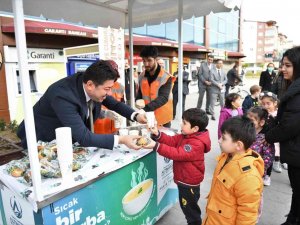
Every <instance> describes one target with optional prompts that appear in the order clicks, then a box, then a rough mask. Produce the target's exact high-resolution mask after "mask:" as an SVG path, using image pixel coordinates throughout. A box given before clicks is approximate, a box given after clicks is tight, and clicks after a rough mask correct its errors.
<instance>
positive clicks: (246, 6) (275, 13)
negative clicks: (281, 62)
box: [242, 0, 300, 45]
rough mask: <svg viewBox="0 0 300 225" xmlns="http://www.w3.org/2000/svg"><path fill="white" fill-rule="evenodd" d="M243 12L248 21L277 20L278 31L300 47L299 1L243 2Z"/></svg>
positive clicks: (257, 0) (244, 0)
mask: <svg viewBox="0 0 300 225" xmlns="http://www.w3.org/2000/svg"><path fill="white" fill-rule="evenodd" d="M242 10H243V11H242V12H243V17H244V19H246V20H254V21H268V20H275V21H276V22H277V25H278V26H279V27H278V31H279V32H280V33H283V34H285V35H286V36H287V37H288V40H292V41H294V44H296V45H300V27H299V22H300V1H299V0H243V3H242Z"/></svg>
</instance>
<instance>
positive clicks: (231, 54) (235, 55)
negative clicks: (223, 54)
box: [227, 52, 246, 59]
mask: <svg viewBox="0 0 300 225" xmlns="http://www.w3.org/2000/svg"><path fill="white" fill-rule="evenodd" d="M227 57H229V58H237V59H239V58H244V57H246V56H245V55H244V54H243V53H241V52H227Z"/></svg>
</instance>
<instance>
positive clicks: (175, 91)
mask: <svg viewBox="0 0 300 225" xmlns="http://www.w3.org/2000/svg"><path fill="white" fill-rule="evenodd" d="M177 74H178V71H177V72H175V73H174V76H176V80H175V82H174V86H173V90H172V93H173V95H178V76H177ZM189 83H190V81H189V73H188V72H186V71H183V72H182V93H183V94H184V95H188V94H189Z"/></svg>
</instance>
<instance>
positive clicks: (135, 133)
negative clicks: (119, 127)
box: [129, 130, 139, 136]
mask: <svg viewBox="0 0 300 225" xmlns="http://www.w3.org/2000/svg"><path fill="white" fill-rule="evenodd" d="M129 135H135V136H138V135H139V131H138V130H130V131H129Z"/></svg>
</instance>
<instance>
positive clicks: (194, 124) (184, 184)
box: [146, 108, 211, 225]
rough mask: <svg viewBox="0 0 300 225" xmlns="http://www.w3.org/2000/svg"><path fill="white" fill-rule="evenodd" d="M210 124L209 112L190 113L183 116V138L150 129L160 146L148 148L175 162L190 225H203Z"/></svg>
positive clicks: (191, 110)
mask: <svg viewBox="0 0 300 225" xmlns="http://www.w3.org/2000/svg"><path fill="white" fill-rule="evenodd" d="M207 124H208V116H207V115H206V113H205V111H203V110H201V109H198V108H192V109H188V110H186V111H184V113H183V115H182V123H181V134H177V135H175V136H168V135H166V134H165V133H163V132H159V131H158V129H157V127H153V128H150V130H151V133H152V138H153V139H154V140H155V141H156V142H155V141H153V140H152V141H151V143H150V144H149V145H148V146H146V148H153V149H154V150H156V151H157V152H158V153H159V154H160V155H162V156H164V157H166V158H169V159H172V160H173V161H174V162H173V173H174V182H175V183H176V184H177V186H178V191H179V202H180V207H181V209H182V211H183V213H184V215H185V218H186V220H187V222H188V224H189V225H200V224H201V222H202V220H201V210H200V207H199V205H198V200H199V198H200V183H201V182H202V180H203V178H204V170H205V165H204V153H207V152H209V151H210V147H211V141H210V137H209V133H208V130H206V126H207Z"/></svg>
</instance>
